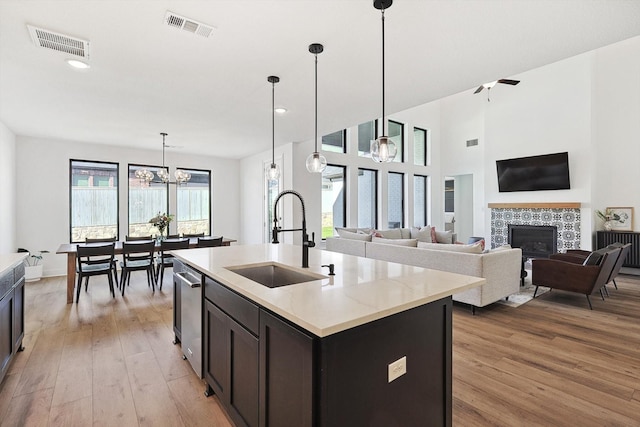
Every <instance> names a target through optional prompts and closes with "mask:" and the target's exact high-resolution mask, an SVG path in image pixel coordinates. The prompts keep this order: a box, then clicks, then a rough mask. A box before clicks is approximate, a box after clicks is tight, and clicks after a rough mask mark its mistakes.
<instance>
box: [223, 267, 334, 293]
mask: <svg viewBox="0 0 640 427" xmlns="http://www.w3.org/2000/svg"><path fill="white" fill-rule="evenodd" d="M226 268H227V270H229V271H232V272H234V273H236V274H239V275H241V276H243V277H246V278H247V279H249V280H253V281H254V282H258V283H260V284H261V285H264V286H266V287H268V288H278V287H280V286H287V285H295V284H296V283H304V282H311V281H313V280H321V279H326V277H325V276H323V275H321V274H316V273H310V272H302V271H298V270H294V269H293V268H291V267H288V266H286V265H283V264H278V263H275V262H272V263H267V264H248V265H238V266H234V267H226Z"/></svg>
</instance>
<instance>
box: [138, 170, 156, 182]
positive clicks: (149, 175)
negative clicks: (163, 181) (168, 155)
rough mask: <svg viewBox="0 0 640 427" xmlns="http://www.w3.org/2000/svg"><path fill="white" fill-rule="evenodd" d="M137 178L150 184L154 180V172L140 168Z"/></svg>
mask: <svg viewBox="0 0 640 427" xmlns="http://www.w3.org/2000/svg"><path fill="white" fill-rule="evenodd" d="M136 178H138V179H139V180H140V181H141V182H144V183H146V184H148V183H150V182H151V181H152V180H153V172H150V171H148V170H147V169H138V170H137V171H136Z"/></svg>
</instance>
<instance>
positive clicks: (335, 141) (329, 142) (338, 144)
mask: <svg viewBox="0 0 640 427" xmlns="http://www.w3.org/2000/svg"><path fill="white" fill-rule="evenodd" d="M322 150H324V151H332V152H334V153H346V152H347V130H346V129H343V130H339V131H338V132H334V133H330V134H329V135H324V136H323V137H322Z"/></svg>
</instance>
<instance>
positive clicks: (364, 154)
mask: <svg viewBox="0 0 640 427" xmlns="http://www.w3.org/2000/svg"><path fill="white" fill-rule="evenodd" d="M369 123H373V139H374V140H375V139H378V136H379V135H380V133H379V131H378V119H374V120H369V121H367V122H364V123H360V124H359V125H358V144H357V145H358V157H369V158H371V140H369V145H368V148H367V151H360V126H362V125H366V124H369Z"/></svg>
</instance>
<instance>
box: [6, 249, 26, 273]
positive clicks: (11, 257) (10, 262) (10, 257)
mask: <svg viewBox="0 0 640 427" xmlns="http://www.w3.org/2000/svg"><path fill="white" fill-rule="evenodd" d="M27 255H29V254H28V253H26V252H20V253H15V254H0V274H2V273H4V272H5V270H7V269H8V268H12V267H15V266H16V265H18V263H20V262H21V261H22V260H23V259H25V258H26V257H27Z"/></svg>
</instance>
